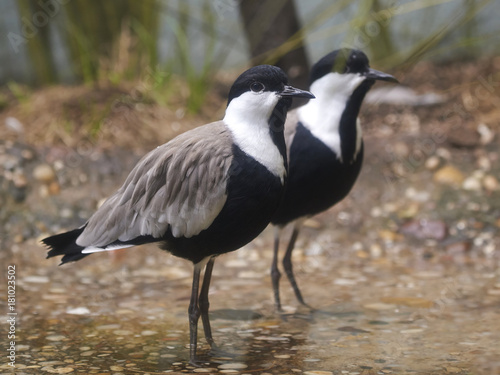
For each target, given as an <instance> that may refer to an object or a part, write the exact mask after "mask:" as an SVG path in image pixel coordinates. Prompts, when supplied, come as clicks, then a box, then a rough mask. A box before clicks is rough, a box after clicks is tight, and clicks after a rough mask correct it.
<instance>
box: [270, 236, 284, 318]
mask: <svg viewBox="0 0 500 375" xmlns="http://www.w3.org/2000/svg"><path fill="white" fill-rule="evenodd" d="M280 234H281V229H280V228H276V231H275V232H274V253H273V262H272V263H271V281H272V283H273V292H274V305H275V306H276V310H277V311H280V312H281V311H283V309H282V308H281V301H280V278H281V272H280V271H279V269H278V252H279V247H280Z"/></svg>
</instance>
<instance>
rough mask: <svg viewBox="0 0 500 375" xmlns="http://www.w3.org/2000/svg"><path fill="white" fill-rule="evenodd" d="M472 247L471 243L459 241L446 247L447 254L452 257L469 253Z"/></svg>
mask: <svg viewBox="0 0 500 375" xmlns="http://www.w3.org/2000/svg"><path fill="white" fill-rule="evenodd" d="M471 247H472V242H471V241H458V242H453V243H451V244H449V245H448V246H446V252H447V253H449V254H450V255H454V254H457V255H458V254H463V253H466V252H467V251H469V250H470V249H471Z"/></svg>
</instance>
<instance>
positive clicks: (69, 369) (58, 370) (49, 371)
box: [41, 366, 75, 374]
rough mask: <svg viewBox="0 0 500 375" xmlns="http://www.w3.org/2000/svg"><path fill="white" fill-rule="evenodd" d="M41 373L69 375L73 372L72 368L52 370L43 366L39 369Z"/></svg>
mask: <svg viewBox="0 0 500 375" xmlns="http://www.w3.org/2000/svg"><path fill="white" fill-rule="evenodd" d="M41 370H42V371H45V372H48V373H50V374H69V373H71V372H73V371H75V369H74V368H72V367H57V368H54V367H52V366H45V367H42V368H41Z"/></svg>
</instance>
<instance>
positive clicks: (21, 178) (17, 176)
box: [12, 172, 28, 189]
mask: <svg viewBox="0 0 500 375" xmlns="http://www.w3.org/2000/svg"><path fill="white" fill-rule="evenodd" d="M12 182H13V183H14V186H15V187H16V188H18V189H23V188H25V187H26V186H28V179H27V178H26V176H25V175H24V173H22V172H16V173H14V175H13V176H12Z"/></svg>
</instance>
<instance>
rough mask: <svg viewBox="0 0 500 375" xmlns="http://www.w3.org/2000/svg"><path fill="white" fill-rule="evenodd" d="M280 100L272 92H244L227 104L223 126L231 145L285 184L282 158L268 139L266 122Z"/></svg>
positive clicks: (269, 137) (268, 130)
mask: <svg viewBox="0 0 500 375" xmlns="http://www.w3.org/2000/svg"><path fill="white" fill-rule="evenodd" d="M279 99H280V97H279V96H278V95H277V94H276V93H275V92H270V91H264V92H261V93H254V92H251V91H249V92H245V93H243V94H241V95H240V96H238V97H237V98H234V99H233V100H231V102H230V103H229V106H228V107H227V109H226V115H225V116H224V119H223V121H224V123H225V124H226V125H227V127H228V128H229V130H230V131H231V133H232V135H233V138H234V143H235V144H236V145H237V146H238V147H239V148H240V149H241V150H242V151H243V152H245V153H246V154H247V155H249V156H251V157H252V158H254V159H255V160H257V161H258V162H259V163H260V164H262V165H263V166H264V167H266V168H267V169H268V170H269V171H270V172H271V173H273V174H274V175H275V176H278V177H279V178H280V179H281V181H282V183H283V182H284V178H285V174H286V169H285V163H284V160H283V156H281V154H280V152H279V150H278V147H276V145H275V144H274V142H273V140H272V139H271V135H270V129H269V123H268V121H269V118H270V117H271V114H272V112H273V110H274V107H275V106H276V104H278V100H279Z"/></svg>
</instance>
